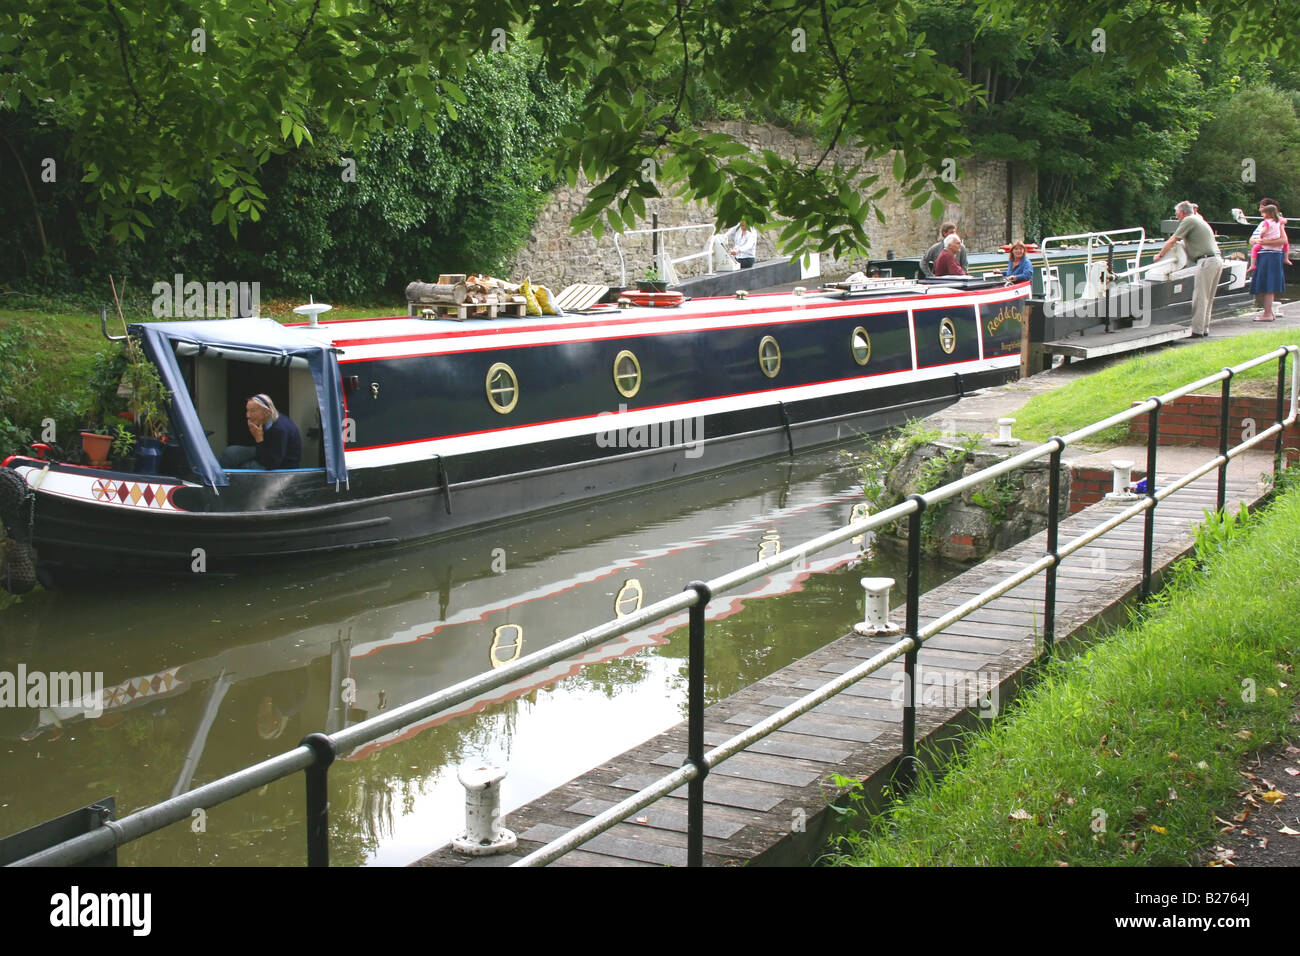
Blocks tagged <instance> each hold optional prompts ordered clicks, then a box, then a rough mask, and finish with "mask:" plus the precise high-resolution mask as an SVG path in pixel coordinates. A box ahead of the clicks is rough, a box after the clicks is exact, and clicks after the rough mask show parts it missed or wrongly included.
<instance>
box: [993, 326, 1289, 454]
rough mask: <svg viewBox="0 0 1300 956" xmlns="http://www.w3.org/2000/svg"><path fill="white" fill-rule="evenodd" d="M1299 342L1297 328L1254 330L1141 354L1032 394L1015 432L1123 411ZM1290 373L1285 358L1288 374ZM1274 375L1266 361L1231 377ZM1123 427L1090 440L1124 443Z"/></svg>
mask: <svg viewBox="0 0 1300 956" xmlns="http://www.w3.org/2000/svg"><path fill="white" fill-rule="evenodd" d="M1297 342H1300V335H1297V333H1295V332H1288V331H1285V330H1279V331H1276V332H1273V331H1270V332H1254V333H1251V334H1249V335H1241V336H1237V337H1235V338H1230V339H1216V340H1213V341H1209V342H1203V343H1200V344H1198V345H1194V346H1185V347H1181V348H1172V349H1163V350H1161V351H1159V352H1152V353H1148V354H1145V355H1140V356H1138V357H1137V358H1133V359H1129V360H1128V361H1125V362H1120V363H1117V364H1115V365H1112V366H1110V367H1109V368H1105V369H1102V370H1101V371H1098V372H1094V373H1093V374H1091V375H1088V376H1086V377H1084V378H1080V379H1076V380H1075V381H1073V382H1069V383H1068V384H1065V385H1062V386H1061V387H1060V388H1057V389H1053V390H1052V391H1050V392H1046V393H1044V394H1042V395H1038V396H1035V397H1034V398H1033V399H1031V400H1030V401H1029V402H1028V404H1026V405H1025V406H1024V408H1021V409H1020V410H1019V411H1017V412H1016V414H1015V418H1016V435H1018V436H1019V437H1021V438H1025V439H1028V440H1030V441H1038V442H1041V441H1046V440H1047V439H1048V438H1050V437H1051V436H1052V435H1065V434H1068V433H1069V432H1072V431H1074V430H1075V429H1078V428H1082V427H1083V426H1085V425H1088V424H1091V423H1092V422H1095V421H1099V420H1100V419H1103V418H1108V417H1109V416H1111V415H1114V414H1115V413H1116V412H1121V411H1123V410H1124V409H1126V408H1128V407H1129V406H1130V405H1131V404H1132V403H1133V402H1140V401H1143V400H1145V399H1148V398H1150V397H1151V396H1152V395H1162V394H1164V393H1165V392H1168V391H1170V390H1172V389H1175V388H1178V387H1179V386H1180V385H1185V384H1186V383H1188V382H1191V381H1195V380H1196V379H1198V378H1203V377H1204V376H1206V375H1210V374H1212V373H1214V372H1217V371H1219V370H1220V369H1221V368H1224V367H1225V366H1229V365H1238V364H1240V363H1242V362H1244V361H1246V360H1248V359H1252V358H1254V357H1255V356H1257V355H1261V354H1263V353H1265V352H1270V351H1272V350H1273V349H1275V348H1277V347H1278V346H1280V345H1291V344H1294V343H1297ZM1290 373H1291V363H1290V361H1288V362H1287V374H1288V376H1289V375H1290ZM1276 377H1277V366H1276V364H1270V365H1266V366H1261V367H1259V368H1254V369H1251V370H1250V371H1249V372H1246V373H1243V374H1242V375H1240V376H1238V377H1237V378H1235V379H1234V380H1233V383H1234V387H1235V386H1236V385H1237V383H1240V382H1242V381H1253V380H1262V381H1268V382H1271V381H1274V380H1275V379H1276ZM1217 387H1218V386H1215V388H1216V389H1217ZM1127 433H1128V426H1127V425H1120V426H1117V427H1115V428H1111V429H1108V430H1107V431H1105V432H1102V433H1101V434H1099V435H1096V436H1094V437H1093V438H1091V439H1089V442H1088V444H1090V445H1095V446H1097V447H1105V446H1106V445H1117V444H1123V443H1124V440H1125V436H1126V435H1127Z"/></svg>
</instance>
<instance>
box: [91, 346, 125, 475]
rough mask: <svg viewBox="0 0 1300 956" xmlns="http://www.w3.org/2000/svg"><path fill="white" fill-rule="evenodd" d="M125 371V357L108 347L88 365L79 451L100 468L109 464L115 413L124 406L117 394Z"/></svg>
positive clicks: (115, 422)
mask: <svg viewBox="0 0 1300 956" xmlns="http://www.w3.org/2000/svg"><path fill="white" fill-rule="evenodd" d="M125 372H126V356H125V355H124V354H123V353H122V352H121V351H120V350H119V349H116V348H113V347H111V346H110V347H108V348H105V349H103V350H102V351H100V352H99V353H98V354H96V355H95V357H94V359H93V361H92V362H91V364H90V375H89V378H88V380H87V382H86V391H85V393H84V394H85V396H86V402H87V410H86V417H85V430H84V431H82V432H81V450H82V452H83V453H84V454H85V456H86V460H87V461H88V462H89V463H91V464H93V465H97V466H99V467H101V468H102V467H106V466H107V465H108V462H109V456H110V449H111V448H112V445H113V440H114V438H115V434H114V429H115V427H116V424H117V421H118V413H119V412H122V411H123V410H124V409H125V403H124V402H123V401H122V399H121V398H120V397H119V396H118V390H119V388H120V387H121V382H122V376H123V375H124V374H125Z"/></svg>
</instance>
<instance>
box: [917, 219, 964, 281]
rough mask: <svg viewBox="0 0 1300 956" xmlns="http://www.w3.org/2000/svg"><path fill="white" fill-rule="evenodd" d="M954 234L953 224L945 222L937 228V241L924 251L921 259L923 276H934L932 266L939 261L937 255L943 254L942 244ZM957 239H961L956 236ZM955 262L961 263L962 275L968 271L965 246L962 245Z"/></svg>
mask: <svg viewBox="0 0 1300 956" xmlns="http://www.w3.org/2000/svg"><path fill="white" fill-rule="evenodd" d="M956 234H957V226H956V224H955V223H951V222H945V223H944V224H943V225H942V226H940V227H939V241H938V242H936V243H935V244H934V245H932V246H931V247H930V248H929V249H927V250H925V255H923V256H922V257H921V272H922V273H923V274H925V275H927V276H933V275H935V271H934V264H935V263H936V262H937V261H938V260H939V253H941V252H943V244H944V243H945V242H946V241H947V240H948V237H949V236H951V235H956ZM957 238H959V239H960V238H961V237H960V236H958V237H957ZM957 261H958V262H959V263H961V271H962V274H963V275H965V274H966V272H967V271H968V269H969V266H967V264H966V246H965V244H963V245H962V247H961V252H960V253H958V255H957Z"/></svg>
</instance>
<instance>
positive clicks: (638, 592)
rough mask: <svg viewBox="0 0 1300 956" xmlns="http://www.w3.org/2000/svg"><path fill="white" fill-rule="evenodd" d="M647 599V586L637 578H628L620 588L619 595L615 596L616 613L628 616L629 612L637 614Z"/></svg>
mask: <svg viewBox="0 0 1300 956" xmlns="http://www.w3.org/2000/svg"><path fill="white" fill-rule="evenodd" d="M644 599H645V588H643V587H642V586H641V582H640V581H639V580H638V579H636V578H628V579H627V582H626V583H625V584H624V585H623V586H622V587H621V588H619V590H618V596H617V597H616V598H614V614H615V615H616V616H617V617H627V616H628V615H629V614H635V613H636V612H637V611H639V610H641V602H642V601H643V600H644Z"/></svg>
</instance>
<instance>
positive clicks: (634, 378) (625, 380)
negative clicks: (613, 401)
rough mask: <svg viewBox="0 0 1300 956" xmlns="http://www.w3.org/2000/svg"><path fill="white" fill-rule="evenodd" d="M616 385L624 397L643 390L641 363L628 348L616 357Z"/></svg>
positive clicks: (629, 396)
mask: <svg viewBox="0 0 1300 956" xmlns="http://www.w3.org/2000/svg"><path fill="white" fill-rule="evenodd" d="M614 387H615V388H616V389H618V393H619V394H620V395H622V396H623V397H624V398H631V397H632V396H634V395H635V394H636V393H637V392H639V391H641V363H640V362H638V361H637V359H636V356H635V355H633V354H632V353H631V352H629V351H628V350H627V349H624V350H623V351H621V352H619V353H618V355H617V356H615V358H614Z"/></svg>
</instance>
